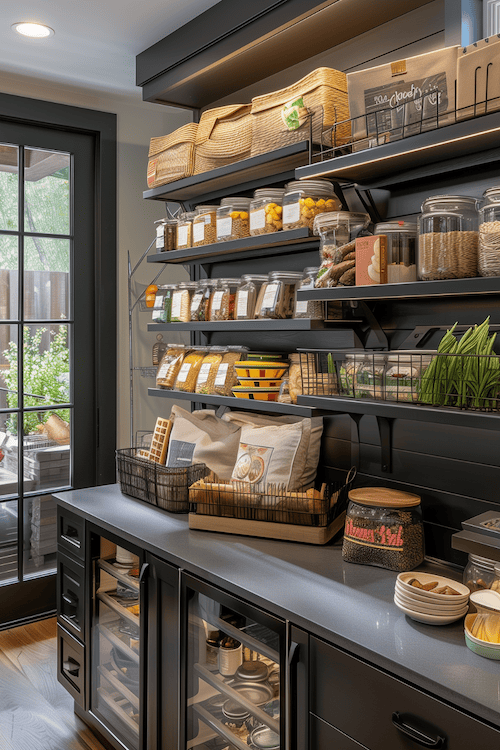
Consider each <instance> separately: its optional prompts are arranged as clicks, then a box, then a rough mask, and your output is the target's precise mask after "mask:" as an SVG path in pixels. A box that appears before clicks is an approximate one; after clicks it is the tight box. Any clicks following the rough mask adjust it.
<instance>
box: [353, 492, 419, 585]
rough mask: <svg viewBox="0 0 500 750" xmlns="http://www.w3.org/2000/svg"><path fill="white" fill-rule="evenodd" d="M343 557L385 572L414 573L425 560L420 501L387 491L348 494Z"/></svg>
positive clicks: (410, 494) (413, 497)
mask: <svg viewBox="0 0 500 750" xmlns="http://www.w3.org/2000/svg"><path fill="white" fill-rule="evenodd" d="M342 557H343V559H344V560H346V561H347V562H352V563H359V564H361V565H374V566H377V567H379V568H387V569H388V570H396V571H399V572H401V571H404V570H413V568H416V567H417V566H418V565H420V563H421V562H423V559H424V530H423V523H422V509H421V506H420V497H419V496H418V495H414V494H412V493H410V492H402V491H400V490H393V489H389V488H386V487H363V488H358V489H353V490H351V491H350V492H349V505H348V507H347V515H346V521H345V528H344V543H343V547H342Z"/></svg>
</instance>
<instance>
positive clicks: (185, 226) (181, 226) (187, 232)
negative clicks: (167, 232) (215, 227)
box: [176, 211, 195, 250]
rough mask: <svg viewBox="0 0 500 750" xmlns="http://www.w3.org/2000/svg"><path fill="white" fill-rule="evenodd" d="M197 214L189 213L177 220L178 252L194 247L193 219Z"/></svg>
mask: <svg viewBox="0 0 500 750" xmlns="http://www.w3.org/2000/svg"><path fill="white" fill-rule="evenodd" d="M194 215H195V212H194V211H188V212H186V213H183V214H181V215H180V216H179V218H178V219H177V240H176V248H177V250H185V249H186V248H188V247H193V218H194Z"/></svg>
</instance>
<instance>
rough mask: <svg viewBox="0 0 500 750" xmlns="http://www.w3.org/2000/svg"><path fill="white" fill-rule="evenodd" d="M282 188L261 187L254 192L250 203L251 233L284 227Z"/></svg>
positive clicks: (265, 232) (264, 232)
mask: <svg viewBox="0 0 500 750" xmlns="http://www.w3.org/2000/svg"><path fill="white" fill-rule="evenodd" d="M284 195H285V191H284V190H283V189H280V188H261V189H260V190H256V191H255V193H254V194H253V200H252V202H251V203H250V234H251V235H252V237H254V236H258V235H259V234H269V233H270V232H279V230H280V229H282V228H283V196H284Z"/></svg>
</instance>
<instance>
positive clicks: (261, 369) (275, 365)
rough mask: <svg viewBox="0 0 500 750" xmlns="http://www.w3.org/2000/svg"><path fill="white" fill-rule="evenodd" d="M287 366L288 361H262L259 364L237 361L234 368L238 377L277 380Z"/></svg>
mask: <svg viewBox="0 0 500 750" xmlns="http://www.w3.org/2000/svg"><path fill="white" fill-rule="evenodd" d="M288 367H289V364H288V362H262V364H261V365H259V364H258V363H257V362H237V363H236V364H235V366H234V369H235V370H236V375H237V376H238V378H252V379H253V380H259V379H260V378H265V379H266V380H271V379H272V380H277V379H278V378H281V377H282V376H283V375H284V374H285V372H286V371H287V370H288Z"/></svg>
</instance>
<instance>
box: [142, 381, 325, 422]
mask: <svg viewBox="0 0 500 750" xmlns="http://www.w3.org/2000/svg"><path fill="white" fill-rule="evenodd" d="M148 395H149V396H158V397H159V398H169V399H175V400H181V401H190V402H191V403H198V404H207V405H210V406H225V407H226V408H229V409H238V410H240V409H250V410H251V411H264V412H269V413H271V414H295V415H296V416H297V417H312V416H313V415H314V414H315V413H316V410H315V409H314V408H313V407H311V406H302V405H295V404H282V403H280V402H278V401H252V400H250V399H248V398H236V397H235V396H212V395H204V394H203V393H184V391H167V390H165V389H162V388H148Z"/></svg>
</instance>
